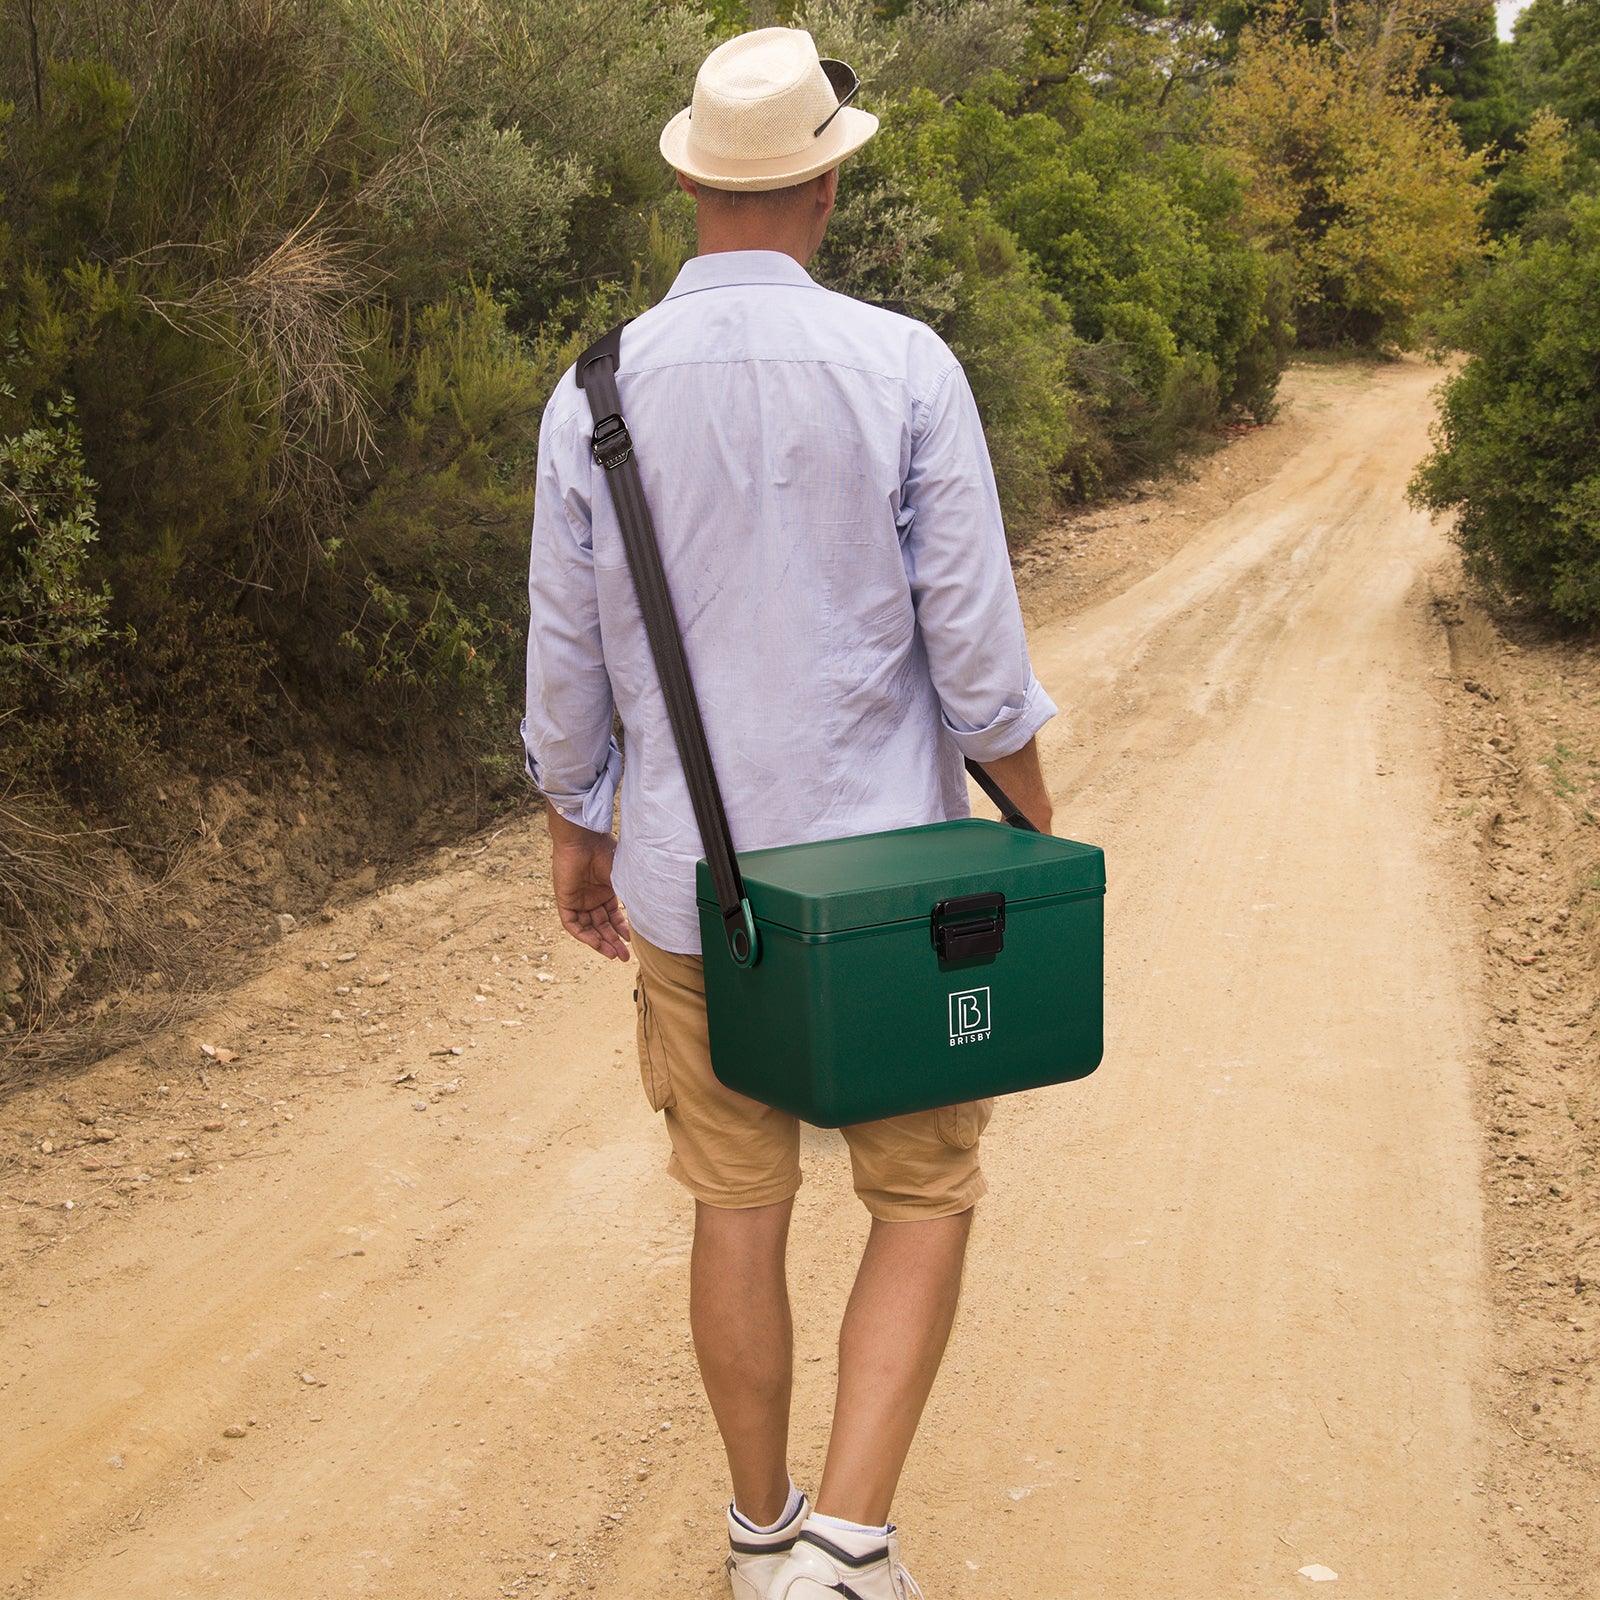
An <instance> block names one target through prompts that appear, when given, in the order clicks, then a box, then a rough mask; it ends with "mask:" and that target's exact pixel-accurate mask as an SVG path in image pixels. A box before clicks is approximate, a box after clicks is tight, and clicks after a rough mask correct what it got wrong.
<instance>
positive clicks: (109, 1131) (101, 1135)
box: [89, 1128, 117, 1144]
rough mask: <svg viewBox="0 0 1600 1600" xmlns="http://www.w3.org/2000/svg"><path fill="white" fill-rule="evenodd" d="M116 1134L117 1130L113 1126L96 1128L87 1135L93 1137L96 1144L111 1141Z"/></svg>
mask: <svg viewBox="0 0 1600 1600" xmlns="http://www.w3.org/2000/svg"><path fill="white" fill-rule="evenodd" d="M116 1136H117V1130H116V1129H115V1128H96V1129H95V1130H94V1132H93V1133H91V1134H90V1135H89V1137H90V1138H91V1139H93V1140H94V1142H95V1143H96V1144H110V1143H111V1141H112V1140H113V1139H115V1138H116Z"/></svg>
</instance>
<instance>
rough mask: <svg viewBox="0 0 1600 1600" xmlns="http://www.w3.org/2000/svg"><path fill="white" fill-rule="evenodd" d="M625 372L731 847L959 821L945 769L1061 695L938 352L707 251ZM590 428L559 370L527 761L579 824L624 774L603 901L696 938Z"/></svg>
mask: <svg viewBox="0 0 1600 1600" xmlns="http://www.w3.org/2000/svg"><path fill="white" fill-rule="evenodd" d="M617 388H618V392H619V393H620V395H621V398H622V413H623V416H624V417H625V418H626V419H627V423H628V429H629V432H630V433H631V434H632V436H633V441H634V446H635V451H636V455H637V459H638V462H639V470H640V473H641V475H642V477H643V480H644V489H645V495H646V498H647V499H648V501H649V503H650V510H651V515H652V517H653V518H654V521H655V527H656V535H657V538H658V540H659V542H660V545H661V558H662V563H663V565H664V566H665V568H666V573H667V581H668V583H669V585H670V586H671V589H672V597H673V604H674V608H675V609H676V611H677V614H678V621H679V625H680V627H681V628H682V631H683V641H684V649H685V651H686V653H687V655H688V658H689V670H690V674H691V676H692V677H693V679H694V686H695V692H696V695H697V697H698V699H699V702H700V709H701V715H702V717H703V719H704V721H705V726H706V736H707V739H708V741H709V743H710V746H711V755H712V760H713V761H714V763H715V765H716V769H717V777H718V780H719V782H720V784H721V787H722V795H723V801H724V803H725V805H726V808H727V813H728V820H729V824H730V826H731V828H732V830H733V841H734V848H735V849H736V850H740V851H744V850H755V849H761V848H764V847H766V846H771V845H784V844H796V843H800V842H803V841H808V840H812V839H832V838H842V837H845V836H846V835H849V834H857V833H873V832H876V831H878V830H879V829H884V828H901V827H909V826H913V825H916V824H920V823H926V822H939V821H944V820H946V819H949V818H952V817H961V816H966V815H967V814H968V804H967V787H966V780H965V777H964V775H963V772H962V766H961V760H962V757H963V756H970V757H971V758H972V759H973V760H975V761H992V760H995V759H997V758H998V757H1000V756H1006V755H1010V754H1012V753H1013V752H1014V751H1017V750H1020V749H1021V748H1022V747H1023V745H1025V744H1026V743H1027V742H1028V740H1029V739H1031V738H1032V737H1033V736H1034V734H1035V733H1037V732H1038V730H1039V729H1040V728H1041V727H1042V726H1043V725H1044V724H1045V723H1046V722H1047V721H1048V720H1049V719H1050V718H1051V717H1052V716H1053V715H1054V714H1055V709H1056V708H1055V706H1054V705H1053V704H1052V703H1051V701H1050V698H1049V696H1048V695H1046V694H1045V692H1044V690H1043V689H1042V688H1040V686H1039V683H1038V681H1037V679H1035V677H1034V676H1033V672H1032V669H1031V668H1030V666H1029V663H1028V648H1027V642H1026V640H1025V639H1024V637H1023V630H1022V614H1021V611H1020V609H1019V607H1018V605H1017V595H1016V588H1015V585H1014V583H1013V582H1012V577H1011V563H1010V560H1009V557H1008V555H1007V551H1006V541H1005V530H1004V528H1003V527H1002V525H1001V520H1000V503H999V500H998V499H997V498H996V495H995V487H994V474H993V472H992V471H991V469H990V466H989V453H988V450H987V448H986V447H985V445H984V440H983V429H982V426H981V424H980V423H979V420H978V412H977V408H976V406H975V405H974V404H973V400H972V393H971V391H970V389H969V388H968V387H967V381H966V377H965V375H964V374H963V372H962V370H961V367H960V364H959V363H958V362H957V361H956V358H955V357H954V356H953V355H952V354H951V353H950V350H949V348H948V346H946V345H945V343H944V341H943V340H941V339H940V338H939V337H938V335H937V334H935V333H934V332H932V330H931V329H929V328H927V327H925V326H923V325H922V324H921V323H919V322H913V321H911V320H910V319H909V318H907V317H901V316H896V315H895V314H894V313H893V312H889V311H884V310H880V309H879V308H877V307H875V306H868V305H864V304H862V303H861V302H860V301H857V300H851V299H849V298H847V297H846V296H843V295H837V294H833V293H831V292H830V291H828V290H825V289H822V288H820V287H819V286H818V285H817V284H816V283H814V282H813V281H812V280H811V278H810V276H809V275H808V274H807V273H806V272H805V270H804V269H803V268H801V267H800V266H799V265H798V264H796V263H795V262H794V261H793V260H791V259H790V258H789V257H788V256H785V255H779V254H777V253H774V252H769V251H764V250H763V251H736V252H728V253H721V254H715V255H709V256H700V257H697V258H696V259H694V260H692V261H690V262H688V263H686V264H685V266H684V268H683V270H682V271H681V272H680V273H679V274H678V279H677V282H676V283H674V285H673V286H672V290H671V292H670V293H669V294H668V295H667V297H666V298H665V299H664V300H663V301H662V303H661V304H660V305H659V306H656V307H655V308H654V309H653V310H650V311H647V312H645V314H644V315H643V316H641V317H639V318H638V319H637V320H636V321H634V322H632V323H630V324H629V325H628V328H627V330H626V331H625V332H624V334H623V336H622V351H621V360H620V362H619V375H618V379H617ZM592 431H593V419H592V417H591V415H590V411H589V403H588V399H587V397H586V395H585V394H584V392H583V391H582V390H581V389H579V388H578V386H577V383H576V380H575V378H574V376H573V373H572V372H571V371H570V370H569V371H568V372H567V373H566V375H565V376H564V377H563V378H562V379H561V382H560V383H559V384H558V385H557V387H556V390H555V393H554V394H553V395H552V396H551V399H550V403H549V405H548V406H546V408H545V413H544V420H543V424H542V426H541V428H540V431H539V472H538V486H537V494H536V499H535V503H534V518H533V553H532V561H531V565H530V576H529V583H528V596H529V602H530V607H531V610H532V625H531V627H530V630H529V640H528V706H527V715H526V717H525V718H524V720H523V724H522V737H523V743H524V744H525V745H526V747H527V753H528V773H529V775H530V776H531V777H532V778H533V781H534V782H535V783H536V784H537V785H538V786H539V788H540V789H541V790H543V792H544V795H545V798H546V799H547V800H548V801H549V803H550V804H551V805H552V806H554V807H555V809H556V810H557V811H559V812H560V813H561V815H562V816H564V817H566V818H567V819H568V820H569V821H572V822H575V823H578V824H580V825H581V826H583V827H585V828H590V829H593V830H595V831H596V832H604V831H606V830H609V828H610V827H611V815H612V803H613V801H614V799H615V797H616V792H617V786H618V782H619V779H620V782H621V787H622V824H621V836H620V842H619V845H618V849H617V857H616V866H615V879H614V881H615V883H616V887H617V892H618V894H619V895H620V896H621V898H622V901H623V903H624V905H625V906H626V907H627V911H628V916H629V919H630V921H631V922H632V923H633V926H634V927H635V928H636V929H637V930H638V932H639V933H641V934H643V935H644V937H645V938H646V939H648V940H649V941H650V942H651V943H652V944H655V945H658V946H660V947H661V948H663V949H666V950H672V951H677V952H679V953H683V954H693V953H697V952H698V951H699V949H700V929H699V922H698V918H697V914H696V910H695V901H694V869H695V863H696V861H697V860H699V858H700V857H701V855H702V854H703V853H704V852H703V851H702V849H701V845H700V835H699V830H698V829H697V828H696V826H695V820H694V811H693V808H692V807H691V805H690V803H689V791H688V787H687V785H686V784H685V782H684V777H683V769H682V767H681V765H680V763H679V761H678V752H677V748H676V746H675V745H674V743H673V739H672V729H671V726H670V725H669V723H668V721H667V714H666V705H665V702H664V701H663V699H662V695H661V689H660V685H659V682H658V680H657V677H656V670H655V666H654V663H653V662H652V660H651V656H650V647H649V643H648V641H647V640H646V637H645V632H644V624H643V621H642V620H641V618H640V615H639V608H638V602H637V601H636V599H635V597H634V591H633V583H632V579H631V578H630V576H629V572H628V565H627V560H626V557H625V556H624V554H623V546H622V535H621V532H620V530H619V528H618V526H617V518H616V512H615V509H614V507H613V504H612V499H611V494H610V489H609V486H608V485H607V483H606V481H605V473H604V472H603V471H602V469H601V468H599V467H598V466H596V465H595V463H594V461H593V458H592V457H591V455H590V436H591V433H592ZM613 713H616V714H617V715H618V716H620V719H621V723H622V727H623V729H624V734H623V742H624V744H625V745H626V749H627V759H626V761H624V759H623V753H622V749H621V748H620V747H619V745H618V741H617V739H616V738H615V737H614V733H613Z"/></svg>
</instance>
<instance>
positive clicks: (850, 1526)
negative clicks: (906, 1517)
mask: <svg viewBox="0 0 1600 1600" xmlns="http://www.w3.org/2000/svg"><path fill="white" fill-rule="evenodd" d="M806 1526H807V1527H808V1528H815V1529H816V1530H817V1532H818V1533H853V1534H855V1535H856V1536H857V1537H858V1538H863V1539H877V1540H879V1541H880V1542H882V1541H884V1540H886V1539H887V1538H888V1537H889V1530H890V1528H891V1527H892V1526H893V1524H892V1523H888V1522H886V1523H884V1525H883V1526H882V1527H881V1528H873V1527H869V1526H868V1525H867V1524H866V1523H864V1522H846V1521H845V1520H844V1518H843V1517H825V1516H823V1514H822V1513H821V1512H820V1511H813V1512H812V1513H811V1515H810V1516H809V1517H807V1518H806Z"/></svg>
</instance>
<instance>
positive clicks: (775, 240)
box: [695, 219, 816, 267]
mask: <svg viewBox="0 0 1600 1600" xmlns="http://www.w3.org/2000/svg"><path fill="white" fill-rule="evenodd" d="M741 221H742V219H741ZM697 231H698V234H699V242H700V247H699V249H698V250H697V251H696V252H695V253H696V254H697V255H702V256H719V255H724V254H726V253H727V252H729V251H733V250H772V251H776V252H777V254H779V255H783V256H788V257H789V259H790V260H791V261H795V262H798V263H799V264H800V265H801V266H802V267H804V266H809V265H810V262H811V257H812V256H813V255H814V254H815V253H816V246H815V245H813V244H812V243H811V238H810V232H809V230H808V231H807V233H806V235H805V236H804V237H799V236H797V235H796V234H795V233H794V232H792V231H789V230H784V229H778V228H770V229H765V228H751V227H745V226H741V227H737V228H720V227H716V226H709V227H708V226H707V225H706V222H705V221H702V222H701V224H700V227H699V229H698V230H697Z"/></svg>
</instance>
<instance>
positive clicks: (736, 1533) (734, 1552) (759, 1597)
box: [724, 1495, 811, 1600]
mask: <svg viewBox="0 0 1600 1600" xmlns="http://www.w3.org/2000/svg"><path fill="white" fill-rule="evenodd" d="M810 1515H811V1502H810V1501H809V1500H808V1499H806V1497H805V1496H804V1495H801V1496H800V1509H799V1510H798V1511H796V1512H795V1514H794V1515H793V1516H792V1517H790V1518H789V1520H788V1521H787V1522H785V1523H784V1524H783V1526H782V1527H779V1528H774V1529H773V1531H772V1532H771V1533H752V1532H751V1531H750V1530H749V1529H748V1528H747V1527H745V1525H744V1524H743V1523H742V1522H740V1521H739V1519H738V1518H737V1517H735V1516H734V1514H733V1507H732V1506H731V1505H730V1506H729V1507H728V1559H727V1561H726V1562H725V1563H724V1570H725V1571H726V1572H727V1574H728V1587H729V1588H730V1589H732V1590H733V1600H767V1595H768V1594H769V1593H770V1592H771V1589H772V1580H773V1578H774V1577H776V1576H777V1573H778V1568H779V1567H781V1566H782V1565H783V1564H784V1562H785V1561H787V1560H788V1559H789V1552H790V1551H791V1550H793V1549H794V1541H795V1538H796V1536H797V1535H798V1534H799V1532H800V1528H801V1525H802V1524H803V1523H804V1522H805V1520H806V1518H807V1517H809V1516H810Z"/></svg>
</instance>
